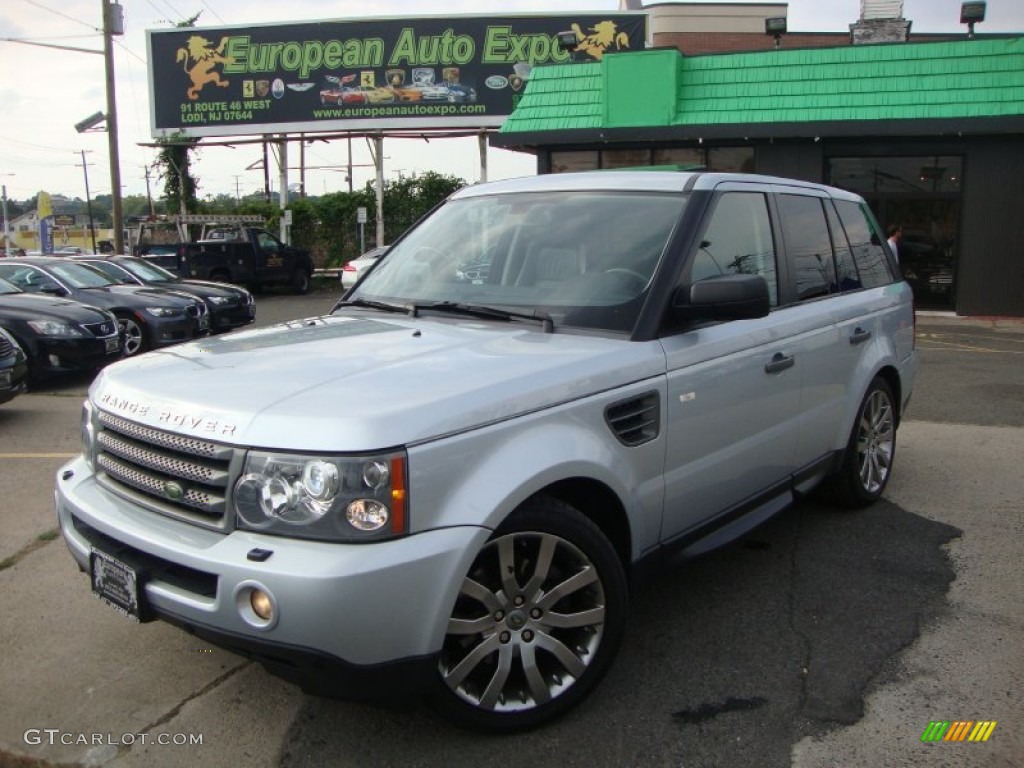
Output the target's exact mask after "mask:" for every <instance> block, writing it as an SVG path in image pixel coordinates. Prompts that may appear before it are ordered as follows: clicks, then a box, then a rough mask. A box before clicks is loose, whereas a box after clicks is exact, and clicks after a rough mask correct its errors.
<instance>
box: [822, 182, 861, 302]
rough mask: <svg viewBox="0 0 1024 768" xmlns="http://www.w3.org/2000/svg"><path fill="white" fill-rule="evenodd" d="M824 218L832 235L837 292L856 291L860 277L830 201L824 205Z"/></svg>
mask: <svg viewBox="0 0 1024 768" xmlns="http://www.w3.org/2000/svg"><path fill="white" fill-rule="evenodd" d="M825 218H826V219H828V228H829V231H830V232H831V233H832V252H833V253H834V254H835V255H836V274H837V276H838V278H839V290H840V292H845V291H856V290H858V289H859V288H861V287H862V286H861V282H860V275H858V274H857V265H856V264H854V261H853V252H852V251H851V250H850V244H849V243H848V242H847V241H846V233H845V232H844V231H843V225H842V224H840V223H839V216H838V215H837V214H836V209H835V207H834V206H833V205H832V202H831V201H829V202H827V203H825Z"/></svg>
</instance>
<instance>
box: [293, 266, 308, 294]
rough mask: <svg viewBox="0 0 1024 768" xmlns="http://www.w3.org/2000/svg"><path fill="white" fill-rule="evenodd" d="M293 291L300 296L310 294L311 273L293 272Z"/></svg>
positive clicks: (302, 270)
mask: <svg viewBox="0 0 1024 768" xmlns="http://www.w3.org/2000/svg"><path fill="white" fill-rule="evenodd" d="M292 290H293V291H294V292H295V293H297V294H299V295H302V294H306V293H309V273H308V272H306V270H304V269H296V270H295V271H294V272H292Z"/></svg>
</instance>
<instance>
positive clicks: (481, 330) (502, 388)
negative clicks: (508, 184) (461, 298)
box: [90, 315, 665, 451]
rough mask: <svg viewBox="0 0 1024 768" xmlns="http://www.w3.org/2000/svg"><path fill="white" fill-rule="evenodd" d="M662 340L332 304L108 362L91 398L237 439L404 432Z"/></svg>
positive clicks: (607, 368) (370, 440) (632, 362)
mask: <svg viewBox="0 0 1024 768" xmlns="http://www.w3.org/2000/svg"><path fill="white" fill-rule="evenodd" d="M664 371H665V360H664V355H663V353H662V351H661V346H660V345H659V344H655V343H642V342H631V341H627V340H625V339H621V338H607V337H595V336H580V335H573V334H569V333H564V332H563V333H558V332H556V333H553V334H551V333H542V332H541V331H540V330H539V329H535V328H533V327H531V326H527V325H523V324H504V323H494V322H477V321H461V320H460V321H455V322H452V321H447V320H445V319H436V318H407V317H401V318H393V317H391V316H385V317H380V316H373V317H370V316H366V315H359V316H346V317H340V316H330V317H320V318H313V319H309V320H302V321H295V322H292V323H287V324H283V325H276V326H271V327H267V328H258V329H252V330H247V331H241V332H236V333H232V334H228V335H227V336H216V337H213V338H209V339H205V340H203V341H200V342H192V343H187V344H181V345H177V346H175V347H171V348H168V349H165V350H160V351H157V352H150V353H148V354H145V355H142V356H140V357H138V358H133V359H130V360H126V361H123V362H119V363H116V364H114V365H112V366H109V367H107V368H105V369H104V371H103V372H102V373H101V374H100V376H99V377H98V378H97V379H96V381H95V382H94V383H93V386H92V388H91V390H90V396H91V398H92V400H93V402H94V403H96V404H97V405H99V406H100V407H101V408H103V409H104V410H109V411H112V412H114V413H117V414H119V415H122V416H124V417H125V418H128V419H131V420H134V421H139V422H141V423H145V424H150V425H152V426H155V427H158V428H161V429H168V430H171V431H174V432H180V433H185V434H190V435H194V436H196V437H203V438H207V439H216V440H220V441H223V442H227V443H232V444H236V445H245V446H252V447H260V448H276V449H283V450H303V451H370V450H377V449H383V448H391V447H396V446H401V445H410V444H413V443H417V442H422V441H426V440H430V439H434V438H437V437H441V436H443V435H448V434H453V433H457V432H460V431H464V430H467V429H472V428H474V427H479V426H481V425H484V424H488V423H491V422H495V421H499V420H502V419H506V418H509V417H512V416H516V415H519V414H523V413H527V412H530V411H535V410H538V409H541V408H546V407H549V406H552V405H556V404H558V403H564V402H568V401H571V400H574V399H577V398H580V397H583V396H586V395H590V394H593V393H595V392H601V391H605V390H608V389H611V388H614V387H619V386H622V385H624V384H627V383H629V382H632V381H637V380H641V379H645V378H650V377H653V376H657V375H660V374H664Z"/></svg>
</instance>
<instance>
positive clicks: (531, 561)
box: [436, 497, 628, 732]
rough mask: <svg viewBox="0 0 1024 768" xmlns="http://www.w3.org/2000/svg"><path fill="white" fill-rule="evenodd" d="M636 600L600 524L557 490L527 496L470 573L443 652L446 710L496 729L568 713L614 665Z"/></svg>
mask: <svg viewBox="0 0 1024 768" xmlns="http://www.w3.org/2000/svg"><path fill="white" fill-rule="evenodd" d="M627 604H628V592H627V587H626V577H625V574H624V571H623V567H622V562H621V561H620V560H619V557H618V554H617V553H616V552H615V549H614V548H613V547H612V545H611V544H610V543H609V541H608V539H607V538H606V537H605V535H604V534H603V533H602V532H601V530H600V529H599V528H598V527H597V526H596V525H595V524H594V523H593V522H592V521H591V520H589V519H588V518H587V517H585V516H584V515H583V514H581V513H580V512H579V511H578V510H576V509H575V508H573V507H570V506H569V505H567V504H565V503H563V502H561V501H558V500H556V499H552V498H548V497H537V498H534V499H532V500H530V501H528V502H526V503H525V504H524V505H523V506H522V507H520V508H519V509H518V510H516V511H515V512H514V513H513V514H512V515H511V516H510V517H509V518H508V520H506V522H505V523H504V524H502V525H501V526H500V527H499V528H498V530H497V531H495V533H494V535H493V536H492V537H491V538H490V540H488V542H487V544H485V545H484V547H483V549H482V550H481V551H480V553H479V554H478V555H477V557H476V559H475V560H474V561H473V565H472V566H471V567H470V569H469V573H468V574H467V575H466V577H465V579H464V580H463V582H462V587H461V589H460V590H459V596H458V599H457V600H456V602H455V606H454V608H453V610H452V614H451V617H450V618H449V620H448V630H447V634H446V636H445V640H444V646H443V648H442V650H441V655H440V658H439V661H438V681H437V689H438V690H437V696H436V698H437V702H438V706H439V708H440V710H441V712H442V714H444V715H445V716H446V717H448V718H449V719H450V720H452V721H453V722H455V723H456V724H458V725H461V726H464V727H468V728H472V729H474V730H484V731H492V732H494V731H497V732H511V731H517V730H522V729H525V728H531V727H533V726H536V725H539V724H541V723H543V722H545V721H548V720H551V719H553V718H555V717H557V716H559V715H561V714H563V713H564V712H566V711H567V710H569V709H570V708H571V707H573V706H575V705H576V704H578V703H579V702H580V701H581V700H582V699H583V698H585V697H586V696H587V694H588V693H590V691H591V690H592V689H593V688H594V686H596V685H597V683H598V681H599V680H600V679H601V677H602V676H603V675H604V673H605V672H606V671H607V669H608V667H609V666H610V665H611V662H612V660H613V659H614V657H615V654H616V652H617V650H618V647H619V644H620V643H621V640H622V634H623V629H624V627H625V621H626V610H627Z"/></svg>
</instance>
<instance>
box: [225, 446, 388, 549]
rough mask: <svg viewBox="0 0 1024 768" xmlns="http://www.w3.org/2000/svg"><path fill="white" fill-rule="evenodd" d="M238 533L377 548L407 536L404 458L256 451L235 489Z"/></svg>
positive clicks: (249, 456) (252, 454)
mask: <svg viewBox="0 0 1024 768" xmlns="http://www.w3.org/2000/svg"><path fill="white" fill-rule="evenodd" d="M234 507H235V512H236V513H237V517H238V527H239V528H242V529H245V530H250V531H261V532H264V533H272V534H276V535H281V536H295V537H299V538H308V539H321V540H327V541H379V540H381V539H387V538H392V537H394V536H399V535H401V534H403V533H405V532H406V531H407V530H408V523H407V519H406V509H407V508H408V499H407V498H406V457H405V454H404V453H401V452H399V453H388V454H383V455H376V456H361V457H348V456H302V455H294V454H283V453H266V452H263V451H251V452H250V453H249V455H248V457H247V458H246V461H245V467H244V469H243V471H242V475H241V477H240V478H239V479H238V482H237V483H235V489H234Z"/></svg>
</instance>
